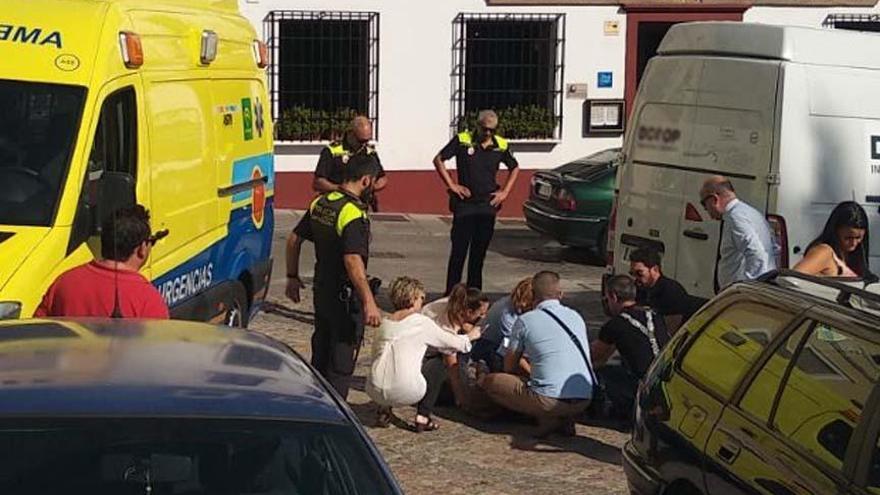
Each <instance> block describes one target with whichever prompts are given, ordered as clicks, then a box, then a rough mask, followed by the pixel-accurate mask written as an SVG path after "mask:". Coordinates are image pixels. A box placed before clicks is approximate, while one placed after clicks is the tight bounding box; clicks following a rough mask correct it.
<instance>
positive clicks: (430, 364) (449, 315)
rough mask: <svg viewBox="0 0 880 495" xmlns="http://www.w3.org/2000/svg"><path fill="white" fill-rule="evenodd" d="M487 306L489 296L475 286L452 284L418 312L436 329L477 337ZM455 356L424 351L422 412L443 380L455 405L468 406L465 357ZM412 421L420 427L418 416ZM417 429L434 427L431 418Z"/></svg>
mask: <svg viewBox="0 0 880 495" xmlns="http://www.w3.org/2000/svg"><path fill="white" fill-rule="evenodd" d="M488 309H489V298H488V297H487V296H486V295H485V294H483V293H482V292H481V291H480V290H479V289H475V288H473V287H467V286H465V285H464V284H458V285H455V286H453V288H452V290H451V291H450V292H449V297H444V298H442V299H438V300H436V301H434V302H432V303H430V304H428V305H426V306H425V307H424V308H422V314H423V315H425V316H427V317H428V318H431V319H432V320H434V322H435V323H437V325H439V326H440V328H442V329H443V330H446V331H447V332H449V333H453V334H457V335H467V336H468V337H469V338H470V339H471V340H477V339H479V338H480V334H481V328H480V326H479V323H480V320H482V319H483V317H485V316H486V311H488ZM459 357H460V356H459V354H437V353H433V352H431V351H430V350H429V351H428V354H427V355H426V357H425V364H424V365H423V367H422V369H423V370H425V375H426V376H428V391H427V392H426V393H425V397H424V398H423V399H422V402H421V403H420V406H425V407H423V408H424V409H425V411H426V413H428V412H430V409H431V407H432V406H433V404H434V403H436V402H437V399H438V398H439V396H440V393H441V390H442V389H443V388H445V387H446V384H447V383H448V387H449V389H451V392H452V395H453V397H454V399H455V404H456V405H457V406H459V407H463V408H467V407H469V406H470V404H469V394H468V388H467V382H466V381H465V378H466V377H465V376H464V375H465V373H464V367H465V366H466V365H467V360H466V359H459ZM436 370H441V371H444V373H435V371H436ZM433 377H442V378H441V380H439V381H438V380H433V379H432V378H433ZM428 417H429V416H428ZM429 419H430V417H429ZM416 420H417V421H416V428H417V429H418V428H420V426H419V424H418V423H419V421H420V419H419V418H416ZM421 428H422V429H424V430H434V429H436V428H437V426H436V425H435V424H434V423H433V421H429V422H428V423H427V424H426V425H422V426H421Z"/></svg>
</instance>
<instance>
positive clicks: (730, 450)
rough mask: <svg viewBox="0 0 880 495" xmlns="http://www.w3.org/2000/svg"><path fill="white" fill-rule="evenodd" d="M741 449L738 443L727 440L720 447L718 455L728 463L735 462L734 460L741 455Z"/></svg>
mask: <svg viewBox="0 0 880 495" xmlns="http://www.w3.org/2000/svg"><path fill="white" fill-rule="evenodd" d="M740 450H741V447H740V446H739V444H738V443H736V442H733V441H727V442H724V443H722V444H721V447H718V457H719V458H721V460H722V461H724V462H726V463H728V464H733V461H735V460H736V458H737V457H738V456H739V452H740Z"/></svg>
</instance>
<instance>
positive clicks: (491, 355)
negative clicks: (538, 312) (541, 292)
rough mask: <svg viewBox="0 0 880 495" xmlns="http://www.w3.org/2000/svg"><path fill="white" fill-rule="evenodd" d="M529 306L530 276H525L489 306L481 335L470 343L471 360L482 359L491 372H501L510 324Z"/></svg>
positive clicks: (532, 295) (531, 298) (531, 301)
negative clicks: (507, 292) (506, 294)
mask: <svg viewBox="0 0 880 495" xmlns="http://www.w3.org/2000/svg"><path fill="white" fill-rule="evenodd" d="M533 307H534V294H533V293H532V277H528V278H525V279H523V280H521V281H520V282H519V283H518V284H516V287H514V289H513V291H512V292H511V293H510V295H508V296H504V297H502V298H501V299H499V300H497V301H495V302H494V303H492V306H490V307H489V312H488V313H486V320H485V322H484V324H483V325H482V331H483V335H482V337H480V340H478V341H476V342H474V349H473V350H472V351H471V359H473V360H474V361H483V362H484V363H486V365H487V366H488V367H489V370H491V371H493V372H499V371H504V353H505V352H506V350H507V346H508V345H509V343H510V342H509V341H510V332H511V331H512V330H513V324H514V323H516V319H517V318H519V316H520V315H521V314H523V313H526V312H528V311H531V310H532V309H533ZM526 366H527V365H526Z"/></svg>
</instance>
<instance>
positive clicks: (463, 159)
mask: <svg viewBox="0 0 880 495" xmlns="http://www.w3.org/2000/svg"><path fill="white" fill-rule="evenodd" d="M497 128H498V116H497V115H496V114H495V112H493V111H491V110H483V111H481V112H480V114H479V116H478V117H477V131H476V132H471V131H465V132H460V133H459V134H458V135H456V136H455V137H454V138H452V140H451V141H449V143H447V144H446V146H444V147H443V149H442V150H440V153H438V154H437V156H436V157H435V158H434V167H435V168H436V169H437V173H439V174H440V178H441V179H443V183H444V184H445V185H446V188H447V191H448V193H449V209H450V210H451V211H452V233H451V237H452V251H451V252H450V254H449V265H448V268H447V271H446V293H447V294H449V291H451V290H452V287H454V286H455V284H458V283H459V282H461V275H462V271H463V270H464V260H465V258H467V259H468V279H467V285H468V287H475V288H477V289H482V288H483V260H485V258H486V250H487V249H488V248H489V243H490V242H491V241H492V236H493V235H494V233H495V215H496V214H497V213H498V210H499V209H500V208H501V205H502V204H503V203H504V201H505V200H506V199H507V196H508V195H509V194H510V191H511V190H512V189H513V186H514V184H515V183H516V178H517V177H518V176H519V168H518V166H519V164H518V163H517V161H516V159H515V158H514V157H513V154H512V153H511V152H510V148H509V147H508V142H507V140H506V139H504V138H502V137H501V136H499V135H497V134H496V130H497ZM452 157H455V165H456V176H457V178H458V182H456V181H455V180H453V179H452V176H451V174H450V173H449V171H448V170H446V165H445V162H446V161H447V160H449V159H450V158H452ZM501 163H504V165H505V166H506V167H507V168H508V170H510V174H509V175H508V176H507V181H506V182H505V184H504V187H503V188H501V187H499V186H498V183H497V182H496V175H497V174H498V168H499V165H500V164H501Z"/></svg>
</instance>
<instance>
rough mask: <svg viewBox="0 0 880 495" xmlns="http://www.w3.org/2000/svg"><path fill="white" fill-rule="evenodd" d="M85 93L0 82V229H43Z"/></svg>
mask: <svg viewBox="0 0 880 495" xmlns="http://www.w3.org/2000/svg"><path fill="white" fill-rule="evenodd" d="M85 96H86V90H85V88H82V87H74V86H62V85H58V84H42V83H30V82H19V81H8V80H3V79H0V108H2V111H0V224H5V225H35V226H49V225H50V224H51V223H52V220H53V218H54V216H55V210H56V209H57V207H58V201H59V199H60V195H61V191H62V190H63V185H64V181H65V179H66V178H67V169H68V164H69V162H70V157H71V154H72V152H73V147H74V143H75V142H76V135H77V131H78V129H79V124H80V117H81V116H82V109H83V102H84V100H85Z"/></svg>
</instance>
